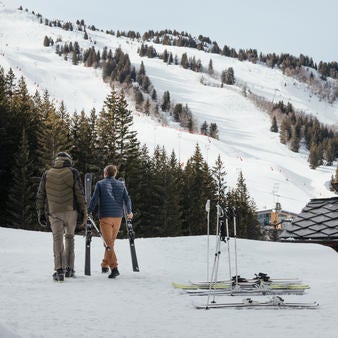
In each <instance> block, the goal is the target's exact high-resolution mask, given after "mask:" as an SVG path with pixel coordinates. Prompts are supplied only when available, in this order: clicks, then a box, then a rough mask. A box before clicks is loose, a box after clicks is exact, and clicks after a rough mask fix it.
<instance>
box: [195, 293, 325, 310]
mask: <svg viewBox="0 0 338 338" xmlns="http://www.w3.org/2000/svg"><path fill="white" fill-rule="evenodd" d="M318 307H319V304H318V303H317V302H314V303H298V302H286V301H285V300H284V299H283V298H282V297H280V296H274V297H272V298H271V299H269V300H267V301H257V300H253V299H251V298H245V299H243V300H242V301H241V302H233V303H209V304H207V305H195V308H196V309H204V310H208V309H222V308H223V309H224V308H237V309H243V308H251V309H256V308H261V309H264V308H267V309H269V308H273V309H289V308H291V309H317V308H318Z"/></svg>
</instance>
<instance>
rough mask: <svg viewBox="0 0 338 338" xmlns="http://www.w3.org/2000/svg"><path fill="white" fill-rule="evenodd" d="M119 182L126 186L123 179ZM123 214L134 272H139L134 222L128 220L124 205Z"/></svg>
mask: <svg viewBox="0 0 338 338" xmlns="http://www.w3.org/2000/svg"><path fill="white" fill-rule="evenodd" d="M119 181H121V182H122V183H123V184H124V185H125V184H126V183H125V180H124V178H123V177H120V178H119ZM123 214H124V219H125V222H126V229H127V236H128V240H129V246H130V255H131V263H132V266H133V271H134V272H139V271H140V269H139V266H138V261H137V256H136V248H135V231H134V229H133V222H132V220H131V219H128V217H127V209H126V206H125V205H124V204H123Z"/></svg>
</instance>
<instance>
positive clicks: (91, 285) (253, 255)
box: [0, 228, 338, 338]
mask: <svg viewBox="0 0 338 338" xmlns="http://www.w3.org/2000/svg"><path fill="white" fill-rule="evenodd" d="M136 231H137V229H136ZM0 239H1V246H0V266H1V274H0V303H1V306H0V337H2V338H13V337H22V338H26V337H43V338H54V337H69V338H77V337H88V338H92V337H97V338H99V337H126V338H137V337H138V338H144V337H151V338H155V337H165V338H171V337H175V338H177V337H186V338H200V337H201V338H202V337H214V338H216V337H231V338H243V337H253V338H256V337H257V338H258V337H260V338H261V337H274V338H282V337H283V338H285V337H288V338H294V337H297V338H302V337H309V338H322V337H325V338H335V337H337V317H338V308H337V303H338V293H337V288H338V270H337V264H338V256H337V253H336V252H334V251H333V250H332V249H330V248H327V247H324V246H320V245H317V244H293V243H274V242H258V241H249V240H237V248H238V273H239V274H240V275H241V276H246V277H253V276H254V274H255V273H258V272H266V273H268V274H269V275H270V276H271V277H276V278H278V277H279V278H281V277H284V278H288V277H289V278H295V277H298V278H300V279H302V280H303V281H304V282H306V283H309V284H310V286H311V289H309V290H308V291H307V292H306V294H305V295H302V296H284V299H285V300H286V301H297V302H313V301H318V302H319V304H320V307H319V309H316V310H290V309H289V310H287V309H286V310H284V309H283V310H271V309H270V310H262V309H260V310H253V309H248V310H241V311H239V310H234V309H223V310H222V309H219V310H209V311H205V310H196V309H195V308H194V307H193V304H194V303H198V304H202V303H203V304H205V302H206V299H205V298H204V297H201V298H200V297H189V296H187V295H183V294H181V293H180V292H179V291H178V290H176V289H174V288H173V287H172V286H171V282H173V281H177V282H188V281H189V280H204V279H205V278H206V247H207V246H206V243H207V242H206V236H198V237H177V238H152V239H151V238H148V239H136V242H135V243H136V249H137V254H138V260H139V265H140V272H136V273H135V272H132V269H131V259H130V253H129V244H128V241H127V240H122V239H121V240H118V241H117V243H116V250H117V255H118V258H119V270H120V273H121V275H120V276H119V277H118V278H117V279H116V280H111V279H108V278H107V275H102V274H101V271H100V261H101V259H102V255H103V250H104V248H103V245H102V241H101V239H100V238H94V239H93V242H92V260H91V262H92V275H91V276H84V269H83V267H84V251H85V250H84V248H85V241H84V238H83V237H81V236H76V241H75V249H76V250H75V253H76V258H75V269H76V272H77V276H78V278H76V279H70V280H69V279H66V280H65V282H64V283H56V282H54V281H53V280H52V277H51V276H52V273H53V254H52V234H51V233H41V232H32V231H24V230H14V229H5V228H0ZM229 243H230V245H231V255H232V257H233V256H234V250H233V249H234V240H233V239H231V240H230V242H229ZM221 250H222V253H221V255H220V257H221V258H220V268H219V278H227V277H228V271H227V269H226V267H227V266H228V261H227V259H228V257H227V254H226V252H227V250H226V246H223V244H222V246H221ZM213 253H214V238H213V237H212V238H211V239H210V265H212V260H213V257H214V255H213ZM309 257H311V259H309ZM233 271H234V270H233ZM242 298H244V297H220V296H219V297H216V301H217V302H222V301H225V302H234V301H241V300H242ZM253 298H254V299H260V300H263V299H264V300H266V299H269V298H270V297H268V296H266V297H262V296H261V297H253Z"/></svg>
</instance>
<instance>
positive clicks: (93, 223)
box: [88, 216, 110, 251]
mask: <svg viewBox="0 0 338 338" xmlns="http://www.w3.org/2000/svg"><path fill="white" fill-rule="evenodd" d="M88 219H89V221H90V223H91V224H92V226H93V227H94V228H95V230H96V231H97V232H98V234H99V236H100V237H101V239H102V242H103V244H104V247H105V248H106V250H107V251H109V250H110V246H109V245H107V243H106V242H105V240H104V239H103V236H102V233H101V231H100V230H99V228H98V227H97V226H96V224H95V222H94V220H93V219H92V218H91V216H88Z"/></svg>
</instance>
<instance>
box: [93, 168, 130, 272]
mask: <svg viewBox="0 0 338 338" xmlns="http://www.w3.org/2000/svg"><path fill="white" fill-rule="evenodd" d="M116 174H117V167H116V166H115V165H113V164H110V165H108V166H106V167H105V168H104V171H103V175H104V178H103V179H102V180H100V181H98V182H97V183H96V185H95V189H94V193H93V196H92V198H91V200H90V203H89V206H88V214H89V213H91V212H93V210H94V209H95V208H96V205H98V214H99V219H100V230H101V233H102V237H103V240H104V242H105V244H106V246H107V247H106V250H105V253H104V257H103V260H102V263H101V268H102V272H103V273H106V272H109V268H110V269H111V273H110V275H109V276H108V278H116V277H117V276H118V275H119V274H120V273H119V271H118V269H117V266H118V263H117V257H116V254H115V251H114V242H115V240H116V237H117V234H118V232H119V229H120V226H121V221H122V216H123V207H124V206H125V208H126V212H127V217H128V219H131V218H133V213H132V207H131V200H130V197H129V195H128V191H127V189H126V187H125V185H124V183H123V182H121V181H119V180H117V179H116V178H115V177H116Z"/></svg>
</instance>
